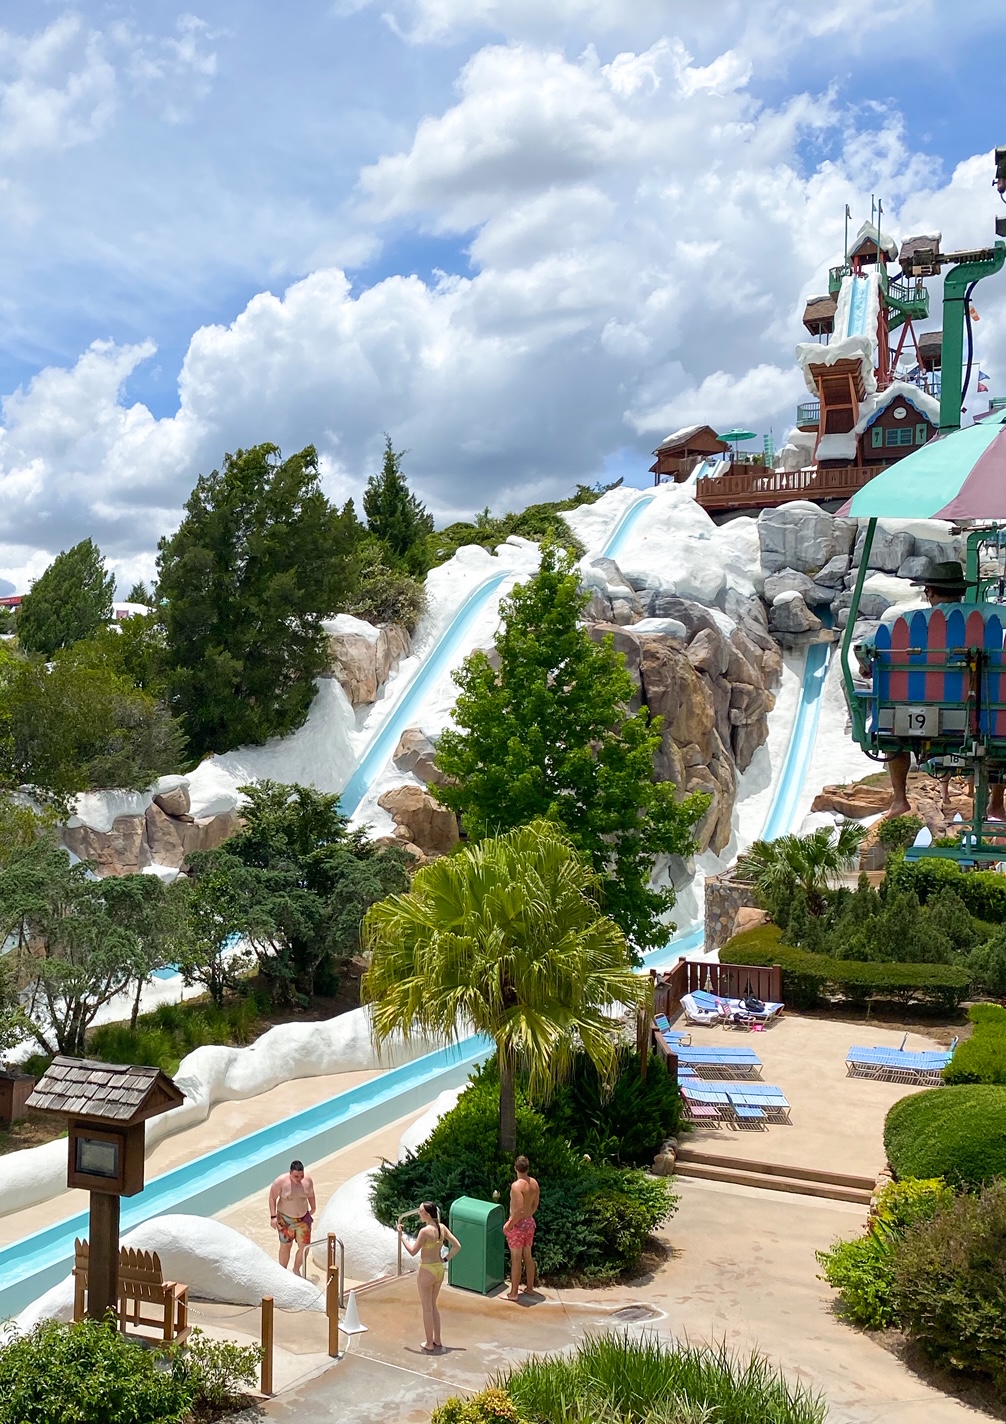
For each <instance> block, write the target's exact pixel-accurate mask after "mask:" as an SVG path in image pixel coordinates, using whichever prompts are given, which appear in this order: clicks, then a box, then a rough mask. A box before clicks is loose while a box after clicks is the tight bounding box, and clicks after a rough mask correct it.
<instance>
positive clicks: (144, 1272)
mask: <svg viewBox="0 0 1006 1424" xmlns="http://www.w3.org/2000/svg"><path fill="white" fill-rule="evenodd" d="M74 1254H75V1261H74V1267H73V1318H74V1320H82V1319H83V1318H84V1314H85V1311H86V1301H85V1298H86V1293H87V1268H88V1244H87V1242H86V1241H75V1242H74ZM118 1300H119V1329H120V1330H121V1331H122V1332H123V1334H125V1332H126V1323H127V1316H128V1317H129V1323H130V1324H131V1325H133V1326H135V1327H139V1326H141V1325H143V1326H151V1327H153V1328H154V1329H156V1330H159V1331H160V1332H161V1338H162V1339H164V1340H174V1341H177V1342H181V1341H182V1340H184V1339H185V1337H186V1336H187V1335H188V1333H189V1328H190V1327H189V1288H188V1286H184V1285H180V1284H179V1283H178V1282H177V1281H166V1280H165V1279H164V1272H163V1270H162V1269H161V1261H160V1257H159V1256H158V1254H157V1252H156V1251H134V1250H133V1249H132V1248H130V1247H128V1246H123V1248H122V1250H121V1251H120V1253H119V1291H118ZM148 1304H149V1305H151V1306H153V1307H155V1308H156V1310H157V1314H152V1315H145V1314H144V1313H143V1308H144V1306H145V1305H148Z"/></svg>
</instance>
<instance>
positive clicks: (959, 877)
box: [885, 856, 1006, 925]
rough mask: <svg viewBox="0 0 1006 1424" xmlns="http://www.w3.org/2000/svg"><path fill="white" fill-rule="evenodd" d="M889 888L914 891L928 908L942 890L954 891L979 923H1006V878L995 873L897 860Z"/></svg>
mask: <svg viewBox="0 0 1006 1424" xmlns="http://www.w3.org/2000/svg"><path fill="white" fill-rule="evenodd" d="M885 884H887V885H889V886H891V887H895V886H896V887H897V888H898V889H902V890H914V892H915V894H916V895H918V897H919V903H920V904H922V905H925V904H926V903H927V902H928V901H929V899H930V897H931V896H933V895H935V894H936V893H938V892H939V891H940V890H942V889H948V888H949V889H952V890H953V891H955V893H956V894H958V895H959V896H960V897H961V899H962V900H963V901H964V904H965V905H966V906H967V909H968V912H969V913H970V914H972V915H974V916H975V917H976V919H979V920H987V921H989V922H990V923H992V924H997V925H998V924H1003V923H1006V876H1002V875H999V874H998V873H997V872H996V871H994V870H961V869H960V868H959V866H957V865H956V864H955V863H954V862H953V861H952V860H935V859H933V860H916V861H906V860H904V859H903V858H902V857H901V856H894V857H892V859H891V860H890V861H889V862H888V868H887V876H886V880H885Z"/></svg>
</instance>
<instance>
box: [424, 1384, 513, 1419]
mask: <svg viewBox="0 0 1006 1424" xmlns="http://www.w3.org/2000/svg"><path fill="white" fill-rule="evenodd" d="M430 1424H526V1420H525V1419H524V1416H523V1415H522V1414H518V1413H517V1410H516V1408H515V1406H514V1403H513V1400H512V1399H511V1398H510V1396H509V1395H508V1394H507V1393H506V1391H505V1390H502V1389H497V1388H493V1389H484V1390H482V1391H481V1392H480V1393H479V1394H474V1395H472V1397H471V1399H458V1397H457V1395H452V1396H451V1398H450V1399H448V1400H445V1402H444V1403H443V1404H442V1405H441V1406H440V1408H439V1409H434V1411H433V1413H432V1415H431V1416H430Z"/></svg>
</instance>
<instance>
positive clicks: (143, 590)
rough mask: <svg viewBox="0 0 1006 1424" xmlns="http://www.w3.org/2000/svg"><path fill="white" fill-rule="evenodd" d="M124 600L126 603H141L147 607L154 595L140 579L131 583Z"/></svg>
mask: <svg viewBox="0 0 1006 1424" xmlns="http://www.w3.org/2000/svg"><path fill="white" fill-rule="evenodd" d="M125 601H126V602H127V603H142V604H144V605H145V606H146V607H147V608H149V607H150V606H151V604H152V603H153V601H154V595H153V594H152V593H151V592H150V589H149V588H148V587H147V585H146V584H145V583H144V582H143V580H142V579H141V580H140V581H139V583H134V584H133V586H132V588H131V589H130V590H129V592H128V593H127V594H126V600H125ZM126 621H128V620H126Z"/></svg>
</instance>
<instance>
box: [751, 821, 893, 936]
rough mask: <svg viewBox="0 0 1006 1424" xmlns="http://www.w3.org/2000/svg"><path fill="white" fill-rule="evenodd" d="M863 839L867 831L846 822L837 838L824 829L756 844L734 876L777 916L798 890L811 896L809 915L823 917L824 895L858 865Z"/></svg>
mask: <svg viewBox="0 0 1006 1424" xmlns="http://www.w3.org/2000/svg"><path fill="white" fill-rule="evenodd" d="M865 835H866V828H865V827H864V826H860V825H857V824H856V822H855V821H846V822H845V823H844V824H843V825H842V826H841V827H839V829H838V833H837V835H836V833H835V830H834V829H833V828H832V827H830V826H822V827H820V828H819V829H818V830H816V831H811V833H810V835H807V836H795V835H789V836H779V837H778V839H777V840H774V841H755V843H754V845H753V846H752V847H751V849H750V850H749V851H748V853H747V855H746V856H744V857H743V858H742V859H741V860H739V861H738V862H737V867H736V870H735V871H734V877H735V879H737V880H740V881H743V882H745V883H746V884H748V885H750V886H751V887H752V888H753V890H754V892H755V895H756V897H757V899H758V900H759V902H760V903H761V904H762V905H763V907H764V908H765V909H767V910H768V911H769V912H770V913H772V914H773V916H774V912H775V910H776V909H777V908H778V907H779V905H780V904H782V903H786V902H788V901H789V899H790V898H791V896H792V894H793V892H794V891H795V890H802V891H803V893H804V895H805V896H806V897H807V909H808V910H809V911H810V913H811V914H812V915H819V914H820V913H821V912H822V910H823V909H824V907H825V904H826V891H827V890H828V889H829V888H830V887H831V886H832V885H833V884H834V883H835V881H836V880H838V879H839V878H840V877H841V876H842V875H844V874H846V873H847V872H848V871H850V870H851V869H852V868H853V866H854V865H855V864H856V863H857V861H858V859H859V847H860V845H861V843H862V840H863V837H864V836H865Z"/></svg>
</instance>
